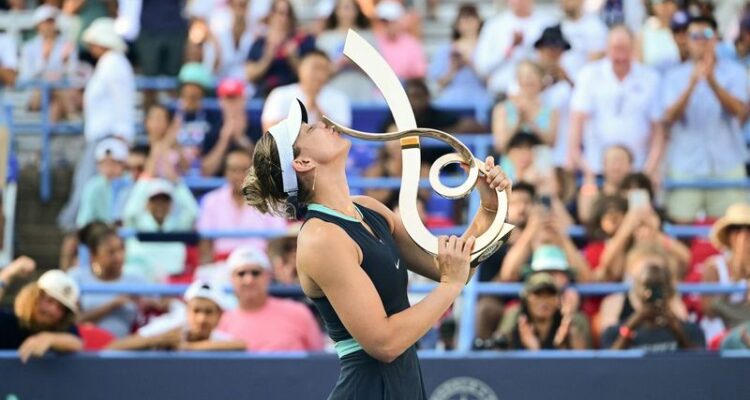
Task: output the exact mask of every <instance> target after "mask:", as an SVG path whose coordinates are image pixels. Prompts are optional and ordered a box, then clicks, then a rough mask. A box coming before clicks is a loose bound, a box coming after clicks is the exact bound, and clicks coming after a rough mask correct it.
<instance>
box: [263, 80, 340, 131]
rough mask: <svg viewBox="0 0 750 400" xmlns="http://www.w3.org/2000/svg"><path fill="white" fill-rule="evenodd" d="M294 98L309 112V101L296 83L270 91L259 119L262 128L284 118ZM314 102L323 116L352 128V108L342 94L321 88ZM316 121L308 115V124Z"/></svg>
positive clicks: (315, 118)
mask: <svg viewBox="0 0 750 400" xmlns="http://www.w3.org/2000/svg"><path fill="white" fill-rule="evenodd" d="M295 98H297V99H300V100H301V101H302V103H303V104H304V105H305V107H307V108H308V111H309V109H310V103H311V102H310V99H308V98H307V96H306V95H305V94H304V93H303V92H302V89H301V88H300V86H299V84H298V83H293V84H291V85H285V86H280V87H277V88H276V89H274V90H272V91H271V93H269V94H268V98H267V99H266V102H265V104H264V105H263V114H262V115H261V117H260V120H261V123H262V124H263V126H270V125H272V124H275V123H276V122H278V121H281V120H282V119H284V118H286V116H287V114H288V113H289V106H290V105H291V104H292V102H293V101H294V99H295ZM315 102H316V103H317V104H318V107H319V110H320V112H321V113H322V114H323V115H325V116H327V117H328V118H330V119H331V120H333V121H335V122H337V123H339V124H341V125H344V126H352V108H351V106H350V105H349V99H347V98H346V96H345V95H344V94H343V93H341V92H339V91H338V90H336V89H333V88H331V87H328V86H323V89H321V90H320V93H318V97H317V99H316V100H315ZM318 121H319V116H318V115H315V114H314V113H308V122H309V123H310V124H314V123H316V122H318Z"/></svg>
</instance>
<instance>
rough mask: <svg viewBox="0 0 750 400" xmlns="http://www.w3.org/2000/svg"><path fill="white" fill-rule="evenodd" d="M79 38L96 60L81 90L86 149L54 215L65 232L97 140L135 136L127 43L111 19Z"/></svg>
mask: <svg viewBox="0 0 750 400" xmlns="http://www.w3.org/2000/svg"><path fill="white" fill-rule="evenodd" d="M82 39H83V42H84V43H86V45H87V46H88V48H89V51H90V53H91V55H92V56H93V57H94V58H95V59H96V60H97V62H96V68H95V70H94V73H93V75H92V76H91V78H90V79H89V81H88V82H87V83H86V87H85V88H84V93H83V114H84V115H83V117H84V121H85V122H86V123H85V124H84V129H83V133H84V136H85V138H86V148H85V149H84V151H83V154H82V155H81V157H80V159H79V161H78V164H77V165H76V172H75V176H74V177H73V191H72V194H71V196H70V200H69V201H68V204H66V206H65V208H64V209H63V210H62V212H61V213H60V215H59V217H58V225H60V227H61V228H63V229H64V230H66V231H70V230H72V229H74V228H75V219H76V215H77V213H78V205H79V203H80V199H81V194H82V192H83V186H84V185H85V184H86V181H88V179H89V178H90V177H92V176H94V175H95V173H96V172H95V171H96V164H95V154H94V153H95V149H96V145H97V144H98V142H99V141H101V140H102V139H104V138H107V137H109V136H115V137H119V138H121V139H123V140H124V141H125V142H127V143H130V142H132V141H133V137H134V136H135V124H136V120H135V103H136V101H135V75H134V74H133V67H132V66H131V65H130V63H129V62H128V59H127V58H126V57H125V54H124V53H125V51H126V50H127V45H126V44H125V41H124V40H123V39H122V38H121V37H120V36H118V35H117V33H116V32H115V28H114V20H112V19H111V18H99V19H97V20H96V21H94V22H93V23H92V24H91V25H90V26H89V27H88V28H87V29H86V30H85V31H84V33H83V36H82Z"/></svg>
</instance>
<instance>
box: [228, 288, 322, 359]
mask: <svg viewBox="0 0 750 400" xmlns="http://www.w3.org/2000/svg"><path fill="white" fill-rule="evenodd" d="M217 329H218V330H219V331H221V332H225V333H228V334H229V335H231V336H232V337H235V338H237V339H240V340H243V341H244V342H245V343H247V350H248V351H310V350H322V349H323V334H322V332H321V331H320V328H319V327H318V323H317V322H316V321H315V318H314V317H313V315H312V313H311V312H310V310H308V309H307V307H305V305H304V304H302V303H298V302H296V301H293V300H286V299H277V298H273V297H269V298H268V300H267V301H266V304H265V305H264V306H263V307H262V308H260V309H259V310H255V311H243V310H240V309H235V310H231V311H226V312H224V315H222V317H221V321H220V322H219V327H218V328H217Z"/></svg>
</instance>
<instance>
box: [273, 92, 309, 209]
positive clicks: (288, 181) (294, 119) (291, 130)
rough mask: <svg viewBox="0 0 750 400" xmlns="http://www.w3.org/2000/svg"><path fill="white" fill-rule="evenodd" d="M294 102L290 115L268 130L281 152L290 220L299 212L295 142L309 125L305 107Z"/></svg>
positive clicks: (282, 177) (298, 102)
mask: <svg viewBox="0 0 750 400" xmlns="http://www.w3.org/2000/svg"><path fill="white" fill-rule="evenodd" d="M295 100H297V101H295V102H292V104H291V106H290V107H289V114H288V115H287V117H286V118H285V119H283V120H281V121H280V122H279V123H277V124H276V125H274V126H272V127H271V128H269V129H268V133H270V134H271V136H273V139H274V140H275V141H276V149H277V150H278V152H279V162H280V164H281V179H282V181H283V184H284V193H286V194H287V196H288V197H287V204H288V205H289V206H291V208H289V209H288V210H287V214H288V216H289V217H290V218H294V217H296V215H295V214H296V211H297V193H298V192H299V185H298V184H297V173H296V172H295V171H294V168H293V167H292V163H293V162H294V148H293V146H294V142H295V141H297V136H299V130H300V128H301V127H302V123H303V122H304V123H307V110H306V109H305V105H304V104H302V102H301V101H300V100H299V99H295ZM293 213H294V214H293Z"/></svg>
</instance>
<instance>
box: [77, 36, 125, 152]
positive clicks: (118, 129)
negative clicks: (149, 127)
mask: <svg viewBox="0 0 750 400" xmlns="http://www.w3.org/2000/svg"><path fill="white" fill-rule="evenodd" d="M83 111H84V121H86V122H85V124H84V134H85V136H86V140H88V141H96V140H98V139H101V138H103V137H106V136H120V137H122V138H124V139H125V140H127V141H130V142H132V141H133V137H134V136H135V122H136V121H135V75H134V74H133V67H131V66H130V63H129V62H128V59H127V58H125V55H124V54H122V53H119V52H116V51H108V52H106V53H105V54H104V55H103V56H102V57H101V58H100V59H99V61H98V62H97V63H96V69H94V74H93V75H92V76H91V79H89V81H88V83H87V84H86V88H85V89H84V93H83Z"/></svg>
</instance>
